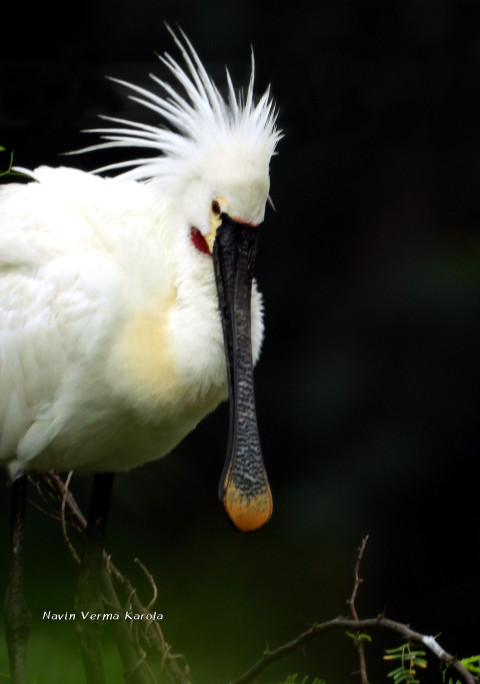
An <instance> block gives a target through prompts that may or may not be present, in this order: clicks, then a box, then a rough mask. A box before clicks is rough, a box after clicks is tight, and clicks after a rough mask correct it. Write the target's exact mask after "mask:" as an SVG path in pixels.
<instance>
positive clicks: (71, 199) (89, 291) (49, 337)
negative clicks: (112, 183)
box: [0, 169, 127, 467]
mask: <svg viewBox="0 0 480 684" xmlns="http://www.w3.org/2000/svg"><path fill="white" fill-rule="evenodd" d="M62 171H63V173H62ZM37 180H39V182H37V183H29V184H26V185H16V184H15V185H11V186H4V187H3V188H1V190H0V388H1V389H0V462H2V461H3V462H8V461H10V460H11V459H12V458H14V457H15V455H16V456H17V457H18V461H17V467H21V462H22V461H23V462H25V463H26V462H27V461H31V460H32V459H34V458H35V456H36V455H37V454H38V453H40V452H41V451H42V450H43V449H44V448H45V447H46V446H47V445H48V444H49V442H50V441H51V440H52V439H53V438H54V437H55V435H56V434H57V433H58V431H59V430H60V429H61V428H62V424H63V423H64V421H65V420H66V419H67V417H68V415H69V414H70V415H71V412H72V411H73V410H82V406H83V405H87V404H88V396H87V395H88V392H91V391H92V389H91V386H93V384H94V383H93V382H92V378H93V377H94V376H95V374H96V373H97V372H98V373H99V374H100V373H101V368H102V363H103V362H104V361H105V355H106V353H107V352H106V350H107V347H108V341H109V339H110V338H111V336H112V335H113V334H114V331H115V329H116V328H117V327H118V326H119V325H120V322H119V321H120V319H121V317H122V315H123V312H124V305H125V301H126V298H127V296H126V292H125V287H126V284H127V278H126V277H125V273H124V270H123V267H122V264H121V263H120V262H119V261H118V259H117V254H116V253H115V249H114V248H113V247H112V245H109V244H108V240H107V242H105V240H104V239H103V237H102V235H101V234H100V233H99V231H98V225H99V224H100V223H102V220H103V218H102V216H100V214H99V212H98V211H97V212H96V213H95V201H94V199H93V200H92V196H93V198H94V196H95V193H99V192H100V190H101V187H102V186H100V187H99V184H101V183H104V182H105V181H103V180H102V179H100V178H95V177H92V176H90V175H88V174H83V173H80V172H75V171H72V172H70V171H68V170H61V169H58V170H52V169H50V170H49V169H46V170H44V171H43V179H42V172H40V173H39V174H38V178H37ZM82 192H84V193H85V197H84V202H83V204H82V201H81V198H82ZM92 193H93V195H92ZM107 194H108V193H107ZM107 211H108V208H107ZM110 212H113V209H112V208H110ZM120 261H121V260H120ZM99 384H100V383H98V382H97V385H99ZM99 391H100V390H99ZM72 403H76V406H75V407H73V406H72Z"/></svg>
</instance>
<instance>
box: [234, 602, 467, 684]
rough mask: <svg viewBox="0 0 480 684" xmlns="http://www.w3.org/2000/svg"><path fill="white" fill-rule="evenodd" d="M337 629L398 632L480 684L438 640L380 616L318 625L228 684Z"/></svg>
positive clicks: (239, 681)
mask: <svg viewBox="0 0 480 684" xmlns="http://www.w3.org/2000/svg"><path fill="white" fill-rule="evenodd" d="M335 629H344V630H366V629H383V630H387V631H390V632H395V633H396V634H399V635H400V636H401V637H403V638H404V639H407V640H408V641H412V642H415V643H421V644H423V645H424V646H426V647H427V648H428V649H430V651H432V653H434V654H435V655H436V656H437V658H438V659H439V660H440V661H441V662H442V663H444V664H445V665H448V666H449V667H452V668H453V669H455V670H456V671H457V672H458V673H459V675H460V676H461V677H462V678H463V680H464V682H466V684H478V678H477V677H474V676H473V675H472V674H471V672H468V670H467V669H466V668H465V667H464V666H463V665H462V664H461V663H460V662H459V661H458V660H457V658H456V657H455V656H454V655H452V654H451V653H448V652H447V651H445V650H444V649H443V648H442V647H441V646H440V644H439V643H438V642H437V640H436V639H435V637H433V636H427V635H425V634H421V633H420V632H415V631H414V630H413V629H410V627H408V626H407V625H404V624H403V623H401V622H395V621H394V620H388V619H387V618H385V617H383V615H379V616H378V617H376V618H370V619H367V620H353V619H350V618H345V617H337V618H334V619H333V620H329V621H328V622H321V623H319V624H315V625H313V627H310V629H308V630H307V631H306V632H303V634H300V635H299V636H298V637H296V638H295V639H293V640H292V641H289V642H288V643H286V644H283V645H282V646H279V647H278V648H276V649H274V650H273V651H270V650H268V649H267V650H266V651H265V652H264V653H263V655H262V657H261V658H260V659H259V660H258V661H257V662H256V663H255V664H254V665H253V666H252V667H251V668H250V669H248V670H247V671H246V672H245V673H244V674H243V675H242V676H241V677H238V678H237V679H232V680H231V681H230V683H229V684H247V682H251V681H252V680H253V678H254V677H255V676H256V675H258V673H259V672H262V670H264V669H265V668H266V667H267V666H268V665H270V664H271V663H273V662H274V661H275V660H279V659H280V658H283V657H284V656H286V655H287V654H289V653H294V652H295V651H299V650H301V649H302V648H303V647H304V646H305V645H306V644H307V643H308V642H309V641H312V639H315V637H317V636H319V635H320V634H323V633H325V632H331V631H333V630H335Z"/></svg>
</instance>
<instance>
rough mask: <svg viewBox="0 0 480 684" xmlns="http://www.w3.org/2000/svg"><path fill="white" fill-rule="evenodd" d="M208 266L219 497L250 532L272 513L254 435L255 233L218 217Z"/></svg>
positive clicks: (255, 431)
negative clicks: (221, 457) (217, 389)
mask: <svg viewBox="0 0 480 684" xmlns="http://www.w3.org/2000/svg"><path fill="white" fill-rule="evenodd" d="M222 219H223V220H222V224H221V226H220V227H219V229H218V230H217V234H216V236H215V242H214V246H213V263H214V268H215V279H216V283H217V291H218V300H219V305H220V313H221V317H222V325H223V336H224V341H225V356H226V360H227V375H228V389H229V402H230V426H229V435H228V448H227V457H226V460H225V466H224V468H223V473H222V479H221V481H220V487H219V495H220V499H221V501H222V502H223V504H224V506H225V509H226V511H227V513H228V515H229V516H230V518H231V520H232V522H233V523H234V525H235V526H236V527H237V528H238V529H239V530H241V531H242V532H248V531H251V530H256V529H257V528H259V527H261V526H262V525H264V524H265V523H266V522H267V521H268V519H269V518H270V516H271V514H272V506H273V504H272V495H271V492H270V487H269V484H268V478H267V473H266V471H265V466H264V463H263V457H262V450H261V447H260V438H259V435H258V426H257V415H256V411H255V396H254V388H253V362H252V338H251V321H250V319H251V315H250V314H251V291H252V279H253V264H254V260H255V254H256V249H257V240H258V229H257V228H255V227H252V226H249V225H247V224H243V223H237V222H236V221H234V220H232V219H231V218H230V217H229V216H228V215H226V214H223V215H222Z"/></svg>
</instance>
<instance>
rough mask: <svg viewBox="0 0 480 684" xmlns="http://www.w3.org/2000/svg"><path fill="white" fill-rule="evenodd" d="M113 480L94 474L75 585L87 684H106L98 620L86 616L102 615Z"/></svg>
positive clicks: (109, 477)
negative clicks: (103, 573) (101, 591)
mask: <svg viewBox="0 0 480 684" xmlns="http://www.w3.org/2000/svg"><path fill="white" fill-rule="evenodd" d="M113 477H114V476H113V473H97V474H96V475H95V480H94V482H93V491H92V498H91V500H90V510H89V512H88V521H87V529H86V532H85V545H84V550H83V559H82V565H81V567H80V579H79V582H78V591H77V599H76V609H77V630H78V633H79V635H80V645H81V649H82V657H83V664H84V668H85V675H86V678H87V682H88V684H105V683H106V678H105V672H104V668H103V659H102V647H101V642H100V632H101V625H102V621H101V620H100V621H98V620H91V619H90V616H91V615H92V614H94V613H103V612H104V607H103V602H102V597H101V593H100V581H101V580H100V578H101V573H102V571H103V569H104V567H105V562H104V557H103V549H104V545H105V527H106V524H107V516H108V509H109V507H110V498H111V494H112V487H113Z"/></svg>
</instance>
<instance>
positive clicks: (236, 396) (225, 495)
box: [89, 31, 281, 531]
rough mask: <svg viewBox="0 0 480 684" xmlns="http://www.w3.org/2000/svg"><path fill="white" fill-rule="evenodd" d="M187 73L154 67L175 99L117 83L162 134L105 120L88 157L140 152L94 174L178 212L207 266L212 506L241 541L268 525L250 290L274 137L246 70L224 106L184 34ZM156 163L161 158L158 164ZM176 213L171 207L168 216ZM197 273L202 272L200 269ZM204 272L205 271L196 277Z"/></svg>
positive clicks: (268, 111) (268, 105) (267, 102)
mask: <svg viewBox="0 0 480 684" xmlns="http://www.w3.org/2000/svg"><path fill="white" fill-rule="evenodd" d="M170 32H171V33H172V35H173V38H174V41H175V43H176V45H177V47H178V48H179V49H180V52H181V54H182V57H183V61H184V64H185V67H182V66H180V65H179V63H178V62H177V61H175V60H174V59H173V58H172V57H171V56H170V55H169V54H165V55H163V56H161V57H160V59H161V61H162V62H163V64H164V65H166V67H167V68H168V70H169V71H170V72H171V74H172V75H173V76H174V78H175V79H176V81H177V83H178V85H180V86H181V87H180V89H179V90H177V89H175V87H174V86H172V85H170V84H169V83H166V82H164V81H162V80H160V79H158V78H157V77H156V76H153V75H151V78H152V79H153V80H154V81H155V82H156V83H157V85H159V86H160V87H161V88H162V89H163V93H162V94H160V95H159V94H155V93H152V92H150V91H148V90H146V89H144V88H140V87H138V86H135V85H132V84H130V83H126V82H124V81H119V83H121V84H122V85H124V86H126V87H127V88H129V89H130V90H132V91H133V92H134V94H133V95H132V96H131V98H132V99H133V100H135V101H137V102H139V103H140V104H142V105H144V106H146V107H148V108H149V109H152V110H153V111H154V112H156V113H157V114H158V115H159V116H160V117H161V119H162V120H163V122H164V124H166V126H165V127H157V126H152V125H147V124H140V123H138V122H133V121H128V120H123V119H112V118H109V117H107V118H109V119H110V120H111V121H113V122H115V123H116V124H119V125H120V127H115V128H107V129H105V128H103V129H96V131H95V132H100V133H102V135H103V137H104V138H105V139H106V142H104V143H101V144H100V145H96V146H94V147H93V148H89V149H98V148H105V147H143V148H149V149H153V150H155V151H156V152H157V155H156V156H153V157H149V158H146V159H134V160H132V161H128V162H120V163H116V164H112V165H110V166H108V167H104V168H103V169H99V170H102V171H104V170H112V169H119V168H125V167H129V166H131V167H132V168H131V169H130V170H128V171H126V172H123V173H122V177H123V178H130V179H133V180H136V181H142V182H145V183H149V184H153V185H156V186H158V187H159V188H162V187H163V188H165V189H167V190H168V193H164V194H168V196H170V197H174V198H175V201H176V205H178V204H179V203H180V204H181V210H180V214H181V216H182V220H181V222H180V223H182V224H183V226H184V227H185V228H186V229H187V230H188V231H189V234H188V239H189V240H190V243H191V246H192V245H193V247H194V253H195V252H197V253H198V252H199V253H200V254H198V258H200V257H201V258H203V259H208V258H210V261H211V262H212V266H211V267H210V268H212V270H213V272H214V275H215V282H216V286H217V293H218V304H219V310H220V314H221V318H222V326H223V336H224V345H225V357H226V364H227V377H228V386H229V397H230V431H229V443H228V449H227V457H226V462H225V466H224V470H223V474H222V479H221V482H220V498H221V499H222V501H223V503H224V505H225V508H226V510H227V513H228V514H229V516H230V518H231V519H232V521H233V522H234V524H235V525H236V527H237V528H238V529H240V530H242V531H248V530H253V529H257V528H258V527H260V526H261V525H263V524H264V523H265V522H266V521H267V520H268V519H269V517H270V515H271V511H272V498H271V493H270V487H269V484H268V479H267V475H266V471H265V467H264V463H263V458H262V453H261V449H260V440H259V436H258V429H257V422H256V412H255V399H254V392H253V363H252V349H251V325H250V315H251V287H252V279H253V262H254V257H255V252H256V245H257V238H258V232H259V225H260V224H261V223H262V221H263V218H264V213H265V205H266V202H267V200H268V197H269V194H268V193H269V165H270V160H271V157H272V155H273V154H274V151H275V147H276V144H277V142H278V140H279V139H280V137H281V132H280V131H279V130H278V129H277V128H276V126H275V119H276V113H275V111H274V106H273V102H272V100H271V99H270V95H269V91H268V90H267V91H266V92H265V93H264V94H263V96H262V97H260V98H259V100H258V101H257V102H254V62H253V54H252V72H251V78H250V82H249V85H248V89H247V92H246V95H245V97H242V95H240V96H237V95H236V93H235V90H234V88H233V84H232V81H231V79H230V75H229V73H228V71H227V72H226V85H227V93H228V98H227V100H225V99H224V97H223V96H222V95H221V94H220V92H219V90H218V88H217V86H216V85H215V83H214V82H213V80H212V79H211V78H210V76H209V75H208V74H207V72H206V70H205V68H204V66H203V64H202V63H201V61H200V59H199V57H198V56H197V53H196V52H195V50H194V48H193V47H192V45H191V43H190V42H189V41H188V39H187V38H186V36H185V35H184V34H182V38H183V41H181V40H180V39H179V38H178V37H177V36H176V35H175V34H174V33H173V32H172V31H170ZM158 155H159V156H158ZM176 209H177V212H178V211H179V209H178V206H177V207H176ZM198 263H200V262H198ZM206 263H207V262H203V264H202V266H203V267H208V266H206Z"/></svg>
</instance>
